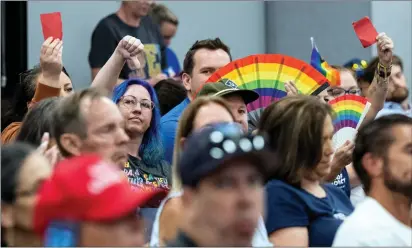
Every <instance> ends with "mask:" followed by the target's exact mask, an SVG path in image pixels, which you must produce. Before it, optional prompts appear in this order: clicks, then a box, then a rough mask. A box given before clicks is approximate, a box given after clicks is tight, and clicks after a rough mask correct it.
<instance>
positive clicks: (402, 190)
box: [383, 158, 412, 200]
mask: <svg viewBox="0 0 412 248" xmlns="http://www.w3.org/2000/svg"><path fill="white" fill-rule="evenodd" d="M383 180H384V183H385V186H386V187H387V188H388V189H389V190H391V191H392V192H396V193H399V194H402V195H404V196H406V197H407V198H408V199H410V200H412V182H411V181H406V182H402V181H401V180H399V179H397V178H396V177H395V176H394V175H393V173H392V172H391V170H390V169H389V163H388V159H387V158H385V159H384V165H383Z"/></svg>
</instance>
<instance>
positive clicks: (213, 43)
mask: <svg viewBox="0 0 412 248" xmlns="http://www.w3.org/2000/svg"><path fill="white" fill-rule="evenodd" d="M199 49H207V50H219V49H222V50H223V51H225V52H226V53H227V54H228V55H229V57H230V60H232V55H231V54H230V49H229V47H228V46H227V45H226V44H225V43H223V41H222V40H221V39H220V38H215V39H205V40H198V41H196V42H195V43H194V44H193V45H192V47H191V48H190V49H189V51H188V52H187V53H186V56H185V59H184V61H183V72H184V73H187V74H189V75H191V73H192V71H193V68H194V55H195V53H196V51H197V50H199Z"/></svg>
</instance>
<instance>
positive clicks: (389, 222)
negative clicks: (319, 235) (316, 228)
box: [333, 197, 412, 247]
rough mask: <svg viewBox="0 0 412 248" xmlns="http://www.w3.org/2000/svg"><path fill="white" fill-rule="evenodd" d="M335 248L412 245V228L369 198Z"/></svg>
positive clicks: (339, 233)
mask: <svg viewBox="0 0 412 248" xmlns="http://www.w3.org/2000/svg"><path fill="white" fill-rule="evenodd" d="M333 246H373V247H377V246H386V247H399V246H409V247H410V246H412V228H410V227H408V226H406V225H404V224H403V223H401V222H400V221H398V220H397V219H395V217H393V216H392V215H391V214H390V213H389V212H388V211H386V209H385V208H383V207H382V206H381V205H380V204H379V203H378V202H377V201H376V200H375V199H373V198H371V197H366V198H365V200H364V201H362V202H361V203H359V205H358V206H357V207H356V208H355V211H354V212H353V213H352V214H351V215H350V216H349V217H348V218H346V220H345V221H344V222H343V223H342V225H341V226H340V227H339V228H338V231H337V232H336V235H335V239H334V241H333Z"/></svg>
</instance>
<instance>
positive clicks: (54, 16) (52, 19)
mask: <svg viewBox="0 0 412 248" xmlns="http://www.w3.org/2000/svg"><path fill="white" fill-rule="evenodd" d="M40 21H41V26H42V29H43V36H44V39H45V40H47V38H49V37H53V38H54V39H60V40H62V38H63V25H62V18H61V14H60V12H53V13H46V14H40Z"/></svg>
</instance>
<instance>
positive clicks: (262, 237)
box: [149, 192, 273, 247]
mask: <svg viewBox="0 0 412 248" xmlns="http://www.w3.org/2000/svg"><path fill="white" fill-rule="evenodd" d="M182 193H183V192H170V193H169V195H168V196H167V197H166V198H165V199H163V201H162V203H161V204H160V206H159V209H158V210H157V213H156V218H155V221H154V223H153V229H152V235H151V239H150V243H149V246H150V247H158V246H159V243H160V240H159V239H160V237H159V233H160V231H159V229H160V227H159V225H160V214H161V213H162V211H163V207H164V205H165V203H166V202H167V201H168V200H169V199H171V198H175V197H180V196H182ZM252 246H253V247H273V244H272V243H271V242H270V241H269V238H268V233H267V231H266V227H265V223H264V221H263V218H262V217H260V218H259V222H258V226H257V227H256V231H255V235H254V236H253V240H252Z"/></svg>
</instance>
